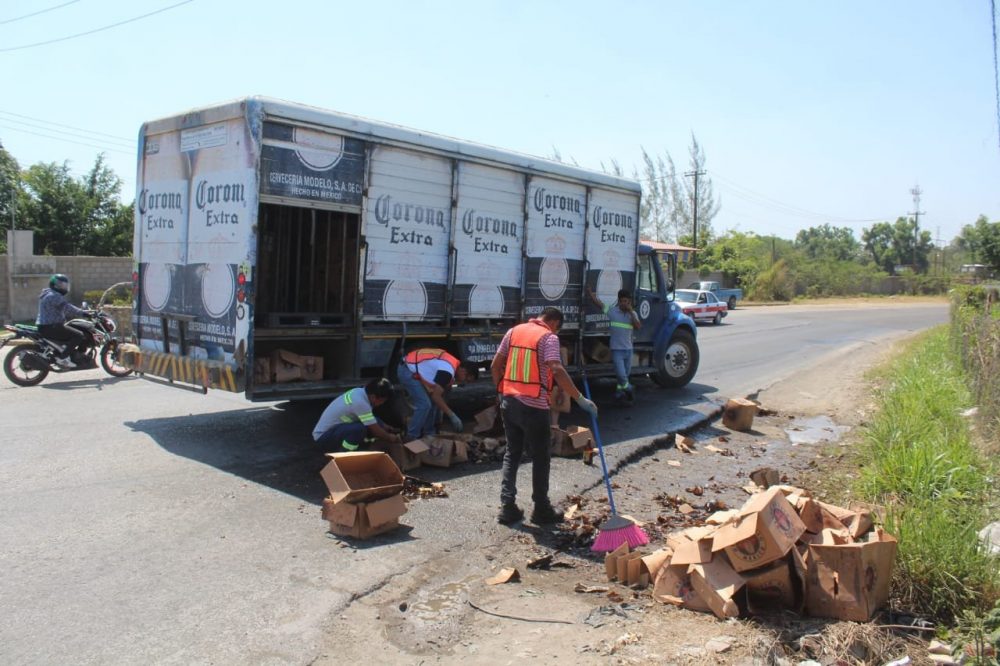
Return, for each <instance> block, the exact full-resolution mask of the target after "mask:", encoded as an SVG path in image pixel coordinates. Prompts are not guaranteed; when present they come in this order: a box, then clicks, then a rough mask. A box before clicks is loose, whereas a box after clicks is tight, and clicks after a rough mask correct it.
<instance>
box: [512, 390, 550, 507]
mask: <svg viewBox="0 0 1000 666" xmlns="http://www.w3.org/2000/svg"><path fill="white" fill-rule="evenodd" d="M500 413H501V414H503V429H504V432H505V433H506V434H507V450H506V451H505V452H504V454H503V476H502V478H501V480H500V503H501V504H513V503H514V499H515V498H516V497H517V467H518V465H520V464H521V456H522V455H524V451H525V449H527V450H528V452H529V453H531V499H532V501H533V502H534V503H535V506H540V505H545V504H548V503H549V468H550V466H551V458H550V455H551V453H550V451H549V446H550V445H551V440H552V433H551V431H550V430H549V410H547V409H536V408H535V407H528V406H527V405H525V404H524V403H523V402H521V401H520V400H518V399H517V398H512V397H510V396H504V397H503V398H501V400H500Z"/></svg>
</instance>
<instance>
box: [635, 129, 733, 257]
mask: <svg viewBox="0 0 1000 666" xmlns="http://www.w3.org/2000/svg"><path fill="white" fill-rule="evenodd" d="M688 152H689V158H690V164H689V166H690V170H691V172H692V173H699V174H701V172H703V171H704V170H705V153H704V151H703V150H702V149H701V146H700V145H698V140H697V138H695V136H694V134H692V135H691V147H690V149H689V151H688ZM636 178H637V179H638V180H640V182H641V183H642V204H641V209H640V211H639V212H640V220H641V222H640V229H641V231H642V233H643V237H644V238H651V239H653V240H658V241H677V242H678V243H682V244H686V245H687V244H692V242H693V240H692V237H693V232H694V211H695V209H694V206H695V196H694V180H693V179H691V178H687V177H685V176H684V175H683V174H680V173H678V172H677V167H676V166H675V164H674V159H673V158H672V157H671V156H670V153H669V152H666V151H664V153H663V155H662V156H658V157H655V158H654V157H653V156H651V155H650V154H649V153H648V152H647V151H646V149H645V148H643V149H642V171H641V173H637V174H636ZM697 199H698V204H697V205H698V245H699V247H705V246H706V245H707V244H708V243H707V242H708V240H709V239H710V238H711V237H712V219H713V218H714V217H715V216H716V214H717V213H718V212H719V203H718V202H717V201H716V198H715V192H714V189H713V187H712V180H711V178H708V177H706V176H704V175H699V176H698V197H697Z"/></svg>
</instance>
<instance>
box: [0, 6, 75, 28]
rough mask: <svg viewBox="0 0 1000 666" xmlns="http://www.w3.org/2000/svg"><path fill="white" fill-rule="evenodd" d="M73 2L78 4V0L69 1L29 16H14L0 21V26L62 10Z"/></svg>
mask: <svg viewBox="0 0 1000 666" xmlns="http://www.w3.org/2000/svg"><path fill="white" fill-rule="evenodd" d="M74 2H80V0H69V2H64V3H62V4H61V5H56V6H55V7H49V8H48V9H39V10H38V11H37V12H31V13H30V14H24V15H23V16H15V17H14V18H10V19H6V20H4V21H0V25H7V24H8V23H13V22H14V21H21V20H23V19H26V18H31V17H32V16H38V15H39V14H44V13H46V12H51V11H54V10H56V9H62V8H63V7H66V6H68V5H72V4H73V3H74Z"/></svg>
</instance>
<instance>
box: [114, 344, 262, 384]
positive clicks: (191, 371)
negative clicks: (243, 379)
mask: <svg viewBox="0 0 1000 666" xmlns="http://www.w3.org/2000/svg"><path fill="white" fill-rule="evenodd" d="M120 351H121V354H122V362H123V363H124V365H125V366H126V367H128V368H131V369H132V370H134V371H135V372H136V373H137V374H139V375H140V376H142V375H153V376H154V377H160V378H162V379H165V380H167V381H169V382H181V383H184V384H192V385H194V386H197V387H200V388H202V389H204V390H206V391H207V390H208V389H220V390H223V391H230V392H232V393H237V392H239V391H241V390H242V389H241V388H240V387H239V382H238V381H237V376H238V374H239V373H238V370H237V368H235V367H234V366H232V365H229V364H227V363H223V362H222V361H209V360H204V359H194V358H187V357H184V356H178V355H176V354H165V353H163V352H155V351H150V350H148V349H140V348H139V347H137V346H136V345H131V344H129V345H122V347H121V350H120Z"/></svg>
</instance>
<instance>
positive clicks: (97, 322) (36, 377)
mask: <svg viewBox="0 0 1000 666" xmlns="http://www.w3.org/2000/svg"><path fill="white" fill-rule="evenodd" d="M66 325H67V326H71V327H73V328H75V329H76V330H78V331H80V332H81V333H83V338H84V342H83V344H82V345H81V346H80V347H79V348H78V349H76V350H75V351H74V352H73V353H72V354H71V355H70V360H71V361H73V363H75V364H76V367H75V368H68V367H64V366H62V365H59V363H58V362H57V361H56V359H58V358H59V355H60V354H61V353H62V351H63V350H64V349H65V346H64V345H63V344H61V343H58V342H54V341H52V340H48V339H46V338H45V337H43V336H42V335H40V334H39V333H38V328H37V327H35V326H29V325H24V324H14V325H13V326H9V325H4V328H5V329H7V330H8V331H10V332H12V333H13V335H12V336H10V337H8V338H6V339H5V340H3V341H2V342H0V349H2V348H3V347H4V346H12V347H13V349H11V350H10V352H9V353H8V354H7V357H6V358H5V359H4V361H3V373H4V374H5V375H7V379H9V380H10V381H12V382H14V383H15V384H17V385H18V386H35V385H37V384H40V383H42V382H43V381H44V380H45V378H46V377H48V376H49V373H50V372H60V373H61V372H75V371H76V370H92V369H94V368H96V367H97V360H98V359H100V362H101V367H102V368H104V370H105V372H107V373H108V374H109V375H111V376H112V377H125V376H126V375H128V374H130V373H131V372H132V370H131V369H130V368H127V367H126V366H125V365H124V364H122V362H121V359H120V358H119V345H120V341H119V340H118V339H117V338H115V337H114V332H115V330H117V329H118V324H116V323H115V320H114V318H113V317H112V316H111V315H109V314H108V313H106V312H104V311H102V310H100V309H98V310H89V311H88V312H87V316H86V317H81V318H78V319H71V320H70V321H68V322H67V324H66Z"/></svg>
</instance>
